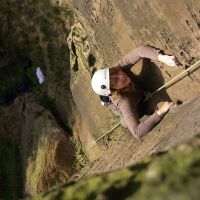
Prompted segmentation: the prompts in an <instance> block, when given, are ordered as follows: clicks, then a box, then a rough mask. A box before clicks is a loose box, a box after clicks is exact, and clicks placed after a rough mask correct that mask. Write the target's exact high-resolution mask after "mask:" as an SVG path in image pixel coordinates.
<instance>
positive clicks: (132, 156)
mask: <svg viewBox="0 0 200 200" xmlns="http://www.w3.org/2000/svg"><path fill="white" fill-rule="evenodd" d="M199 113H200V98H197V99H194V100H192V101H191V102H188V103H185V104H183V105H180V106H178V107H177V108H174V109H172V110H170V112H169V113H168V114H167V115H166V116H165V117H164V119H162V121H161V122H160V123H159V124H158V125H157V126H156V127H155V128H154V129H153V130H152V131H151V132H150V133H148V134H147V135H146V136H145V137H144V138H143V139H141V140H138V139H135V138H133V136H132V135H131V133H130V132H129V131H127V129H124V130H123V133H124V134H123V135H122V136H121V138H119V139H118V140H117V141H116V142H115V143H114V144H113V146H112V147H110V148H109V150H107V151H105V152H104V154H103V155H102V156H101V158H99V159H98V160H96V161H95V162H93V163H91V165H88V166H87V167H85V168H84V169H83V170H82V171H81V172H80V173H79V174H76V175H74V177H73V178H80V177H82V176H91V175H96V174H102V173H103V172H108V171H112V170H116V169H118V168H123V167H124V166H129V165H132V164H134V163H137V162H139V161H141V160H142V159H144V158H146V157H148V156H150V155H152V154H154V153H158V152H162V151H166V150H168V149H170V148H172V147H173V146H175V145H177V144H181V143H184V142H186V141H188V140H190V139H191V138H193V137H194V136H196V135H199V134H200V115H199ZM111 134H115V133H114V132H113V133H111ZM73 178H72V180H73Z"/></svg>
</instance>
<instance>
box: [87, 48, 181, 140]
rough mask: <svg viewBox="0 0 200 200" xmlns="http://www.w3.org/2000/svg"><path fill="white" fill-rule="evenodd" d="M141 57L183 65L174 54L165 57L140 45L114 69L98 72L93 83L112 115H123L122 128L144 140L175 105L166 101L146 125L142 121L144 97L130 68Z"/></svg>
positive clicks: (160, 52) (158, 51)
mask: <svg viewBox="0 0 200 200" xmlns="http://www.w3.org/2000/svg"><path fill="white" fill-rule="evenodd" d="M142 58H150V59H153V60H158V61H160V62H162V63H164V64H166V65H168V66H176V65H179V64H180V62H179V61H178V59H177V58H176V57H175V56H173V55H172V56H171V55H166V54H164V53H163V52H162V51H161V50H159V49H156V48H154V47H151V46H147V45H145V46H139V47H138V48H136V49H134V50H133V51H131V52H130V53H129V54H128V55H126V56H125V57H123V58H122V59H120V60H119V61H118V62H117V64H116V65H115V66H114V67H110V68H109V67H105V68H103V69H100V70H97V71H96V72H95V73H94V75H93V77H92V80H91V85H92V88H93V90H94V92H95V93H97V94H98V95H100V96H101V98H102V97H104V99H106V101H107V104H109V105H110V106H111V108H112V110H113V112H114V113H115V114H116V115H118V116H120V118H121V120H120V122H121V125H122V126H123V127H125V128H129V130H130V131H131V133H132V134H133V136H135V137H136V138H141V137H142V136H144V135H146V134H147V133H148V132H149V131H150V130H151V129H152V128H153V127H155V126H156V124H158V122H159V121H160V120H161V119H162V117H163V116H164V115H165V114H166V113H167V112H168V110H169V109H170V107H171V106H172V105H173V102H170V101H167V102H164V104H163V105H162V107H161V108H160V109H157V110H156V111H155V112H154V113H153V114H152V115H151V116H150V117H149V118H147V119H146V120H145V121H144V122H140V121H139V119H140V117H141V115H142V113H141V110H142V108H141V107H143V105H142V102H143V99H144V95H143V91H142V88H141V87H139V86H138V83H137V81H136V79H135V78H134V77H135V76H134V74H133V72H132V71H131V67H132V66H133V65H134V64H136V63H137V62H138V61H139V60H141V59H142ZM143 114H144V113H143Z"/></svg>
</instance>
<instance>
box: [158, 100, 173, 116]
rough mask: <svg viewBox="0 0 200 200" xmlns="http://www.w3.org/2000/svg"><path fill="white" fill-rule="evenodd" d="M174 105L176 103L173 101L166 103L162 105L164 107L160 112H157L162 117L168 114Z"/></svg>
mask: <svg viewBox="0 0 200 200" xmlns="http://www.w3.org/2000/svg"><path fill="white" fill-rule="evenodd" d="M173 104H174V103H173V102H171V101H166V102H165V103H164V104H163V105H162V107H161V108H160V109H159V110H157V111H156V112H157V114H158V115H159V116H161V117H162V116H163V115H164V114H166V113H167V112H168V110H169V109H170V108H171V107H172V106H173Z"/></svg>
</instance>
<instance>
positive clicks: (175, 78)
mask: <svg viewBox="0 0 200 200" xmlns="http://www.w3.org/2000/svg"><path fill="white" fill-rule="evenodd" d="M199 64H200V60H199V61H197V62H196V63H194V64H193V65H191V66H190V67H188V68H187V69H186V70H184V71H183V72H181V73H180V74H178V75H177V76H175V77H174V78H172V79H171V80H170V81H168V82H167V83H165V84H164V85H163V86H161V87H159V88H158V89H157V90H156V91H154V92H152V93H149V94H148V95H147V97H146V98H145V100H144V102H145V101H147V100H148V99H150V98H151V97H152V96H154V95H155V94H156V93H158V92H159V91H161V90H162V89H164V88H168V87H169V86H171V85H172V84H173V83H175V82H176V81H178V80H179V79H180V78H183V77H184V76H186V75H188V74H189V72H191V71H193V70H195V69H197V68H198V67H199ZM119 125H120V122H118V123H117V124H116V125H115V126H114V127H113V128H111V129H110V130H109V131H107V132H106V133H105V134H103V135H102V136H100V137H99V138H97V139H96V140H95V145H93V146H92V147H94V146H96V143H97V142H98V141H99V140H100V139H102V138H103V137H105V136H106V135H108V134H109V133H111V132H112V131H113V130H115V129H116V128H117V127H119ZM92 147H91V148H92Z"/></svg>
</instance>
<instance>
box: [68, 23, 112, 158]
mask: <svg viewBox="0 0 200 200" xmlns="http://www.w3.org/2000/svg"><path fill="white" fill-rule="evenodd" d="M71 29H72V30H71V33H70V35H69V37H68V45H69V48H70V62H71V81H70V85H71V92H72V96H73V100H74V102H75V104H76V107H77V110H78V113H79V114H77V117H76V118H77V119H76V130H77V134H78V135H79V137H80V139H81V141H82V143H83V148H84V149H85V151H86V154H87V156H88V157H89V159H91V160H94V159H96V158H97V157H99V156H100V155H101V152H102V149H101V150H100V149H99V148H98V146H95V148H94V149H93V151H91V152H90V151H89V149H90V148H91V147H92V146H93V145H94V144H95V140H96V139H97V138H98V137H99V136H101V135H102V134H103V133H105V132H106V131H107V130H108V129H109V127H110V126H112V125H113V123H114V121H113V117H112V114H111V113H109V112H107V110H106V109H105V108H103V107H102V106H101V105H100V104H99V101H98V99H97V96H96V95H95V94H94V92H93V91H92V90H91V84H90V79H91V69H90V68H89V66H88V59H87V58H88V57H89V53H90V45H89V43H88V40H87V35H86V33H85V30H84V28H83V26H82V25H81V24H80V23H75V24H74V25H73V26H72V28H71ZM100 113H101V115H99V114H100ZM108 119H110V120H109V121H108Z"/></svg>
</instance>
